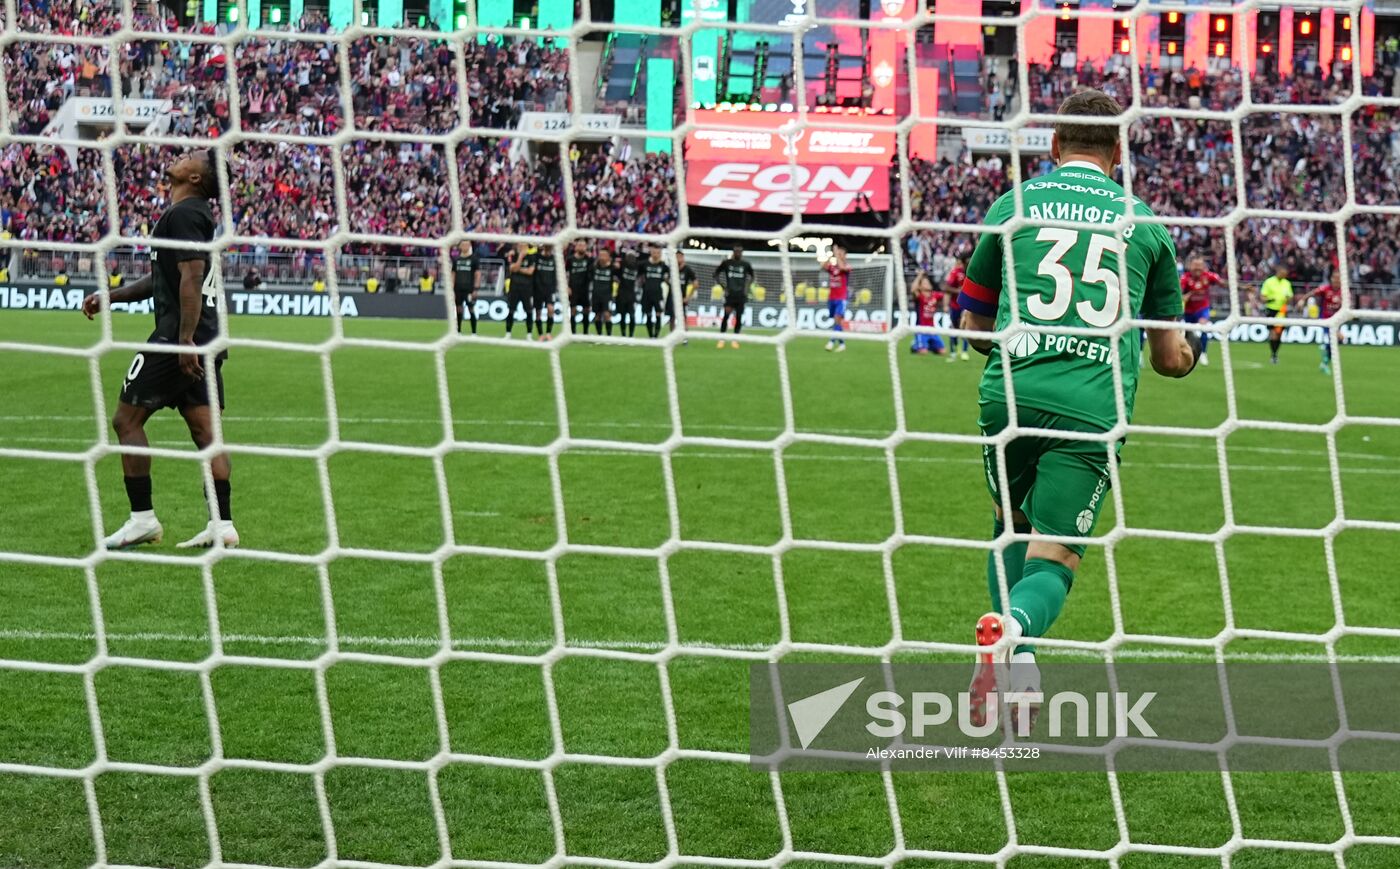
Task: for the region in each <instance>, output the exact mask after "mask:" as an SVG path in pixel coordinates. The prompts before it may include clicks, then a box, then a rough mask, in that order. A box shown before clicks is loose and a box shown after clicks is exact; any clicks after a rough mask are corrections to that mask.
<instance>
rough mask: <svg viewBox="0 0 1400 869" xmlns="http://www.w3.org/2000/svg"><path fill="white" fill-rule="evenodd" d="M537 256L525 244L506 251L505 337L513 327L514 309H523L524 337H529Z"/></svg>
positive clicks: (532, 324) (518, 244) (533, 314)
mask: <svg viewBox="0 0 1400 869" xmlns="http://www.w3.org/2000/svg"><path fill="white" fill-rule="evenodd" d="M537 257H538V254H537V252H536V251H535V249H534V248H532V247H530V246H529V245H527V244H526V243H525V242H523V241H522V242H518V243H517V244H516V245H515V247H512V248H511V249H510V250H508V251H506V275H507V277H506V280H508V281H510V283H509V284H508V285H507V289H506V337H507V338H509V337H510V330H511V328H512V327H514V326H515V309H516V307H517V306H518V307H521V308H524V309H525V337H526V338H529V337H530V329H531V328H532V327H533V326H534V322H535V312H534V304H535V260H536V259H537Z"/></svg>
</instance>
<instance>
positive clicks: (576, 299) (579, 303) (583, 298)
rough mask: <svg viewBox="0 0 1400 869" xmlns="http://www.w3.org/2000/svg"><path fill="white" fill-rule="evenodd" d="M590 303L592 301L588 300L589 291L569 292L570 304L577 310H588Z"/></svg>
mask: <svg viewBox="0 0 1400 869" xmlns="http://www.w3.org/2000/svg"><path fill="white" fill-rule="evenodd" d="M590 301H591V300H590V299H589V298H588V291H587V290H570V291H569V304H570V305H573V306H574V307H575V308H587V307H590V304H589V303H590Z"/></svg>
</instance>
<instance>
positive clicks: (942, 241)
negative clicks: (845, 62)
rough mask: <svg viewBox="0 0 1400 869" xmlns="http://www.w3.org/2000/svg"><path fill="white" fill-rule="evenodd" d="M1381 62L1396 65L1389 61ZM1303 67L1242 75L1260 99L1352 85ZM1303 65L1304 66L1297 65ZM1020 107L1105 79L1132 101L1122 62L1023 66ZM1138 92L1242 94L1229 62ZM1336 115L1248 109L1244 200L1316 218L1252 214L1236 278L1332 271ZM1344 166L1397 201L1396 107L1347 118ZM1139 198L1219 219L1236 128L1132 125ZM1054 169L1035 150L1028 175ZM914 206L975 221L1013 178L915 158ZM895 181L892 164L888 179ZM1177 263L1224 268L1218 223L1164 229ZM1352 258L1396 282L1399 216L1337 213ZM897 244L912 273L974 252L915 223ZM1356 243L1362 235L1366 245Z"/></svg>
mask: <svg viewBox="0 0 1400 869" xmlns="http://www.w3.org/2000/svg"><path fill="white" fill-rule="evenodd" d="M1386 60H1387V61H1388V62H1390V63H1394V62H1396V60H1397V59H1396V58H1389V56H1387V58H1386ZM1302 68H1303V70H1305V71H1304V72H1303V73H1302V74H1300V75H1298V76H1294V77H1291V78H1286V79H1281V78H1279V77H1277V76H1276V75H1272V74H1269V73H1267V72H1261V74H1260V75H1258V76H1257V77H1256V78H1254V79H1253V80H1251V87H1252V88H1253V98H1254V99H1255V100H1256V101H1259V102H1275V101H1277V102H1279V103H1295V104H1335V103H1338V102H1341V101H1342V100H1343V99H1345V98H1346V97H1347V96H1349V95H1350V82H1351V78H1350V72H1349V70H1348V69H1347V68H1346V66H1345V65H1343V64H1338V65H1336V66H1335V67H1334V68H1333V73H1332V75H1330V76H1326V75H1324V74H1323V73H1322V72H1321V67H1320V66H1317V65H1316V64H1311V65H1309V64H1307V63H1306V61H1305V62H1304V63H1303V64H1302ZM1308 69H1311V70H1312V72H1311V73H1309V72H1306V70H1308ZM1029 72H1030V75H1029V81H1030V93H1031V100H1030V105H1029V108H1030V109H1031V110H1032V111H1035V112H1053V111H1054V110H1055V107H1056V106H1057V105H1058V104H1059V102H1060V101H1061V100H1062V99H1063V98H1064V97H1066V96H1068V95H1069V94H1070V93H1072V92H1073V91H1074V89H1076V88H1077V87H1080V86H1091V87H1098V88H1102V89H1103V90H1105V91H1106V92H1108V93H1110V94H1116V96H1117V97H1118V99H1119V100H1120V101H1126V102H1131V101H1132V88H1131V82H1130V81H1129V76H1128V70H1127V69H1126V68H1123V67H1119V68H1117V69H1114V68H1110V69H1108V70H1107V71H1096V70H1094V69H1093V68H1092V67H1091V66H1088V65H1087V64H1086V65H1085V66H1083V67H1081V68H1080V69H1079V70H1077V71H1076V70H1072V69H1071V70H1065V69H1060V68H1056V67H1050V68H1047V67H1043V66H1040V65H1034V64H1033V65H1032V66H1031V67H1030V70H1029ZM1393 76H1394V69H1393V68H1392V67H1387V66H1382V67H1380V68H1378V74H1377V75H1375V76H1372V77H1368V78H1367V79H1366V80H1365V82H1364V83H1363V88H1364V89H1365V90H1366V92H1367V93H1369V94H1379V93H1381V88H1382V87H1383V82H1386V81H1390V80H1391V79H1392V78H1393ZM1143 82H1144V85H1145V87H1146V88H1147V91H1146V93H1147V101H1148V103H1149V104H1150V105H1153V106H1177V107H1182V106H1187V105H1189V104H1190V102H1191V100H1192V98H1199V100H1200V104H1201V105H1203V106H1205V107H1207V108H1212V109H1230V108H1233V107H1234V106H1235V105H1237V104H1238V102H1239V100H1240V93H1241V84H1240V75H1239V73H1238V71H1237V70H1230V71H1226V72H1223V73H1216V72H1212V73H1201V72H1199V71H1196V70H1188V71H1185V72H1182V71H1175V72H1155V71H1154V72H1144V74H1143ZM1342 123H1343V121H1342V120H1341V118H1340V116H1337V115H1326V114H1302V113H1286V112H1279V113H1266V112H1254V113H1251V114H1250V115H1249V116H1248V117H1247V118H1246V119H1245V120H1244V121H1243V122H1242V124H1241V129H1242V133H1243V136H1244V147H1243V149H1242V153H1241V155H1240V156H1241V158H1242V160H1241V164H1240V166H1241V168H1242V169H1243V173H1244V178H1243V187H1244V190H1245V195H1246V203H1245V204H1246V205H1247V206H1249V207H1253V208H1268V209H1276V210H1282V211H1303V212H1314V213H1318V215H1319V216H1318V218H1315V219H1288V218H1284V217H1250V218H1248V219H1246V220H1245V221H1243V222H1242V223H1241V224H1240V225H1239V227H1238V229H1237V231H1236V233H1235V251H1236V258H1237V260H1236V261H1237V263H1238V267H1239V277H1240V280H1242V281H1245V282H1247V283H1256V282H1259V281H1262V280H1263V279H1264V278H1265V277H1267V276H1268V275H1269V274H1270V273H1272V271H1273V268H1274V265H1275V264H1276V263H1280V262H1281V263H1284V264H1286V265H1287V266H1288V267H1289V269H1290V272H1291V273H1292V274H1294V275H1296V276H1298V278H1299V279H1300V280H1303V281H1307V282H1316V281H1321V280H1323V279H1324V278H1325V277H1326V276H1327V275H1329V274H1330V273H1331V271H1332V270H1333V269H1334V268H1336V267H1337V264H1338V257H1337V233H1336V228H1335V224H1334V223H1332V222H1327V221H1326V220H1325V218H1326V216H1327V213H1328V212H1335V211H1336V210H1337V209H1338V208H1340V207H1342V206H1343V205H1345V204H1346V202H1347V193H1346V179H1345V175H1344V171H1345V165H1346V161H1345V160H1344V159H1343V158H1344V154H1343V148H1344V147H1345V146H1344V139H1343V135H1342V126H1341V125H1342ZM1351 135H1352V164H1353V167H1354V171H1353V183H1354V186H1355V191H1356V203H1357V204H1358V205H1359V206H1361V207H1362V208H1364V207H1365V206H1368V205H1398V204H1400V113H1397V112H1395V111H1393V110H1390V111H1387V110H1382V109H1379V108H1377V107H1375V106H1367V107H1365V108H1364V109H1362V110H1360V111H1358V112H1357V113H1356V114H1355V115H1354V116H1353V122H1352V129H1351ZM1128 147H1129V150H1130V152H1131V160H1132V170H1133V177H1132V185H1133V192H1134V194H1135V195H1137V196H1138V197H1140V198H1141V199H1143V200H1144V201H1145V202H1147V203H1148V204H1149V205H1150V206H1151V207H1152V209H1153V210H1154V211H1155V212H1156V213H1157V214H1158V215H1161V216H1180V217H1207V218H1209V217H1220V216H1222V215H1224V214H1227V213H1228V212H1230V211H1231V210H1232V209H1234V208H1235V206H1236V204H1237V202H1238V193H1237V191H1238V189H1239V184H1238V180H1239V179H1237V177H1236V175H1237V174H1238V173H1237V169H1236V163H1235V156H1236V155H1235V142H1234V133H1233V130H1232V129H1231V126H1230V124H1229V123H1228V122H1224V121H1214V120H1191V119H1182V118H1169V117H1153V118H1148V119H1144V120H1143V121H1140V122H1139V123H1137V124H1134V125H1133V126H1132V128H1130V130H1129V141H1128ZM1051 169H1053V165H1052V164H1051V162H1050V161H1049V159H1048V157H1039V158H1032V159H1031V160H1029V161H1028V162H1027V164H1026V172H1027V174H1029V175H1039V174H1044V173H1045V172H1048V171H1050V170H1051ZM911 170H912V171H911V178H910V185H909V187H910V191H909V196H910V207H911V214H912V216H913V217H914V218H915V219H916V220H931V221H947V222H953V223H977V222H978V221H979V220H981V218H982V216H983V215H985V214H986V211H987V209H988V208H990V207H991V204H992V203H993V202H994V201H995V200H996V198H997V197H998V196H1000V195H1001V193H1002V192H1004V191H1005V190H1006V189H1008V188H1009V187H1010V185H1011V183H1012V182H1013V181H1014V178H1013V177H1011V175H1010V171H1011V170H1010V168H1009V167H1007V166H1006V165H1005V163H1004V161H1003V159H1002V158H1001V157H999V156H995V155H981V156H976V157H974V155H973V154H971V153H970V152H965V153H964V154H962V155H961V158H960V159H958V160H955V161H954V160H946V159H945V160H940V161H938V162H936V163H934V162H931V161H923V160H914V161H911ZM892 180H894V181H896V182H897V181H898V176H897V174H896V175H895V176H894V177H893V179H892ZM1172 231H1173V233H1174V235H1175V236H1176V240H1177V246H1178V251H1179V253H1180V254H1181V256H1182V258H1183V260H1184V259H1186V258H1188V257H1190V256H1192V255H1195V254H1200V255H1202V256H1204V257H1206V259H1207V261H1208V262H1210V263H1214V264H1217V266H1216V267H1218V268H1220V269H1223V268H1224V265H1225V262H1226V246H1225V237H1224V231H1223V230H1222V229H1220V228H1208V227H1173V228H1172ZM1344 231H1345V233H1346V234H1347V237H1348V240H1349V244H1348V253H1349V257H1348V266H1349V268H1350V269H1351V277H1352V279H1353V280H1354V281H1358V282H1361V283H1391V282H1394V281H1395V280H1397V278H1400V256H1398V255H1397V246H1400V242H1397V241H1396V239H1400V218H1397V217H1395V216H1394V215H1381V214H1375V213H1368V212H1365V211H1360V212H1357V213H1355V214H1353V215H1352V216H1351V217H1350V219H1349V220H1348V221H1347V222H1346V225H1345V228H1344ZM904 242H905V252H906V254H907V256H908V257H909V258H910V260H911V261H912V262H913V264H915V265H916V266H917V267H918V268H919V269H920V270H926V271H931V272H932V273H933V274H943V273H946V272H947V270H948V269H949V268H951V263H952V261H953V258H954V257H955V256H958V255H966V254H967V253H969V252H970V251H971V246H972V242H973V236H971V235H970V234H959V233H947V232H942V233H936V232H930V231H917V232H913V233H910V234H908V235H907V236H906V237H905V239H904ZM1363 242H1364V243H1363Z"/></svg>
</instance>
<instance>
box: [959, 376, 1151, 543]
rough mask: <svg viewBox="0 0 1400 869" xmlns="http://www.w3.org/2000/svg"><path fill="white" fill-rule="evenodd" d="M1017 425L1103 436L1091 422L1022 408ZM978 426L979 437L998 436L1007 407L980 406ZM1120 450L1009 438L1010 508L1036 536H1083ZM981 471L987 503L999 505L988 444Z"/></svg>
mask: <svg viewBox="0 0 1400 869" xmlns="http://www.w3.org/2000/svg"><path fill="white" fill-rule="evenodd" d="M1017 423H1018V425H1019V426H1020V427H1021V428H1043V429H1058V430H1060V431H1073V432H1102V429H1100V428H1097V427H1095V426H1094V425H1092V424H1090V423H1087V422H1083V421H1081V420H1077V419H1070V418H1069V417H1065V416H1061V415H1059V414H1057V413H1050V412H1049V411H1044V410H1036V409H1035V408H1021V409H1020V413H1019V418H1018V420H1017ZM977 424H978V425H979V426H980V427H981V429H982V434H984V435H988V436H990V435H995V434H998V433H1000V432H1001V431H1002V430H1003V429H1005V428H1006V426H1007V424H1008V420H1007V411H1006V404H1005V403H1003V402H984V403H983V404H982V415H981V419H979V420H978V423H977ZM1122 445H1123V444H1122V441H1119V442H1118V443H1115V444H1105V443H1104V442H1103V441H1088V440H1069V439H1066V438H1055V437H1018V438H1014V439H1012V440H1011V441H1009V442H1008V443H1007V444H1006V478H1007V482H1008V485H1009V486H1010V487H1011V506H1012V508H1013V509H1019V510H1020V511H1021V512H1022V513H1025V514H1026V518H1027V519H1029V520H1030V523H1031V527H1032V528H1034V529H1035V530H1036V531H1038V532H1040V533H1041V534H1054V535H1056V536H1061V537H1088V536H1089V535H1090V534H1091V533H1093V531H1094V525H1095V524H1097V523H1098V521H1099V511H1100V510H1102V509H1103V505H1104V502H1105V501H1107V500H1108V489H1109V476H1108V462H1109V457H1110V455H1111V456H1112V457H1113V458H1114V459H1115V460H1116V459H1117V457H1118V451H1119V449H1121V448H1122ZM1110 450H1111V452H1110ZM982 467H983V470H984V471H985V472H986V477H987V489H988V491H990V492H991V494H992V500H994V501H995V502H996V503H997V504H998V505H1002V503H1003V502H1002V498H1001V476H1000V474H999V473H998V470H997V449H996V447H995V446H994V445H992V444H985V445H983V447H982ZM1066 547H1067V548H1068V549H1069V550H1071V551H1072V552H1074V553H1075V554H1076V555H1080V556H1082V555H1083V554H1084V546H1083V545H1080V544H1066Z"/></svg>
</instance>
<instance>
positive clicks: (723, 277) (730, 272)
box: [715, 244, 753, 347]
mask: <svg viewBox="0 0 1400 869" xmlns="http://www.w3.org/2000/svg"><path fill="white" fill-rule="evenodd" d="M715 282H716V283H718V284H719V285H720V286H722V287H724V314H723V315H722V316H721V317H720V320H719V332H720V334H721V335H723V334H724V332H725V330H726V329H728V328H729V315H730V313H731V312H732V313H733V314H734V334H735V335H738V334H739V330H740V329H741V328H743V325H744V306H745V305H747V304H748V303H749V285H750V284H752V283H753V266H751V265H749V261H748V260H746V259H744V246H743V245H741V244H736V245H734V253H733V255H732V256H730V257H729V259H727V260H725V261H724V262H722V263H720V264H719V268H717V269H715ZM718 346H720V347H723V346H724V339H723V338H721V339H720V340H719V345H718ZM729 346H730V347H738V346H739V342H738V341H730V342H729Z"/></svg>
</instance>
